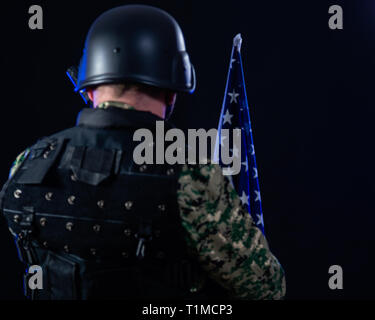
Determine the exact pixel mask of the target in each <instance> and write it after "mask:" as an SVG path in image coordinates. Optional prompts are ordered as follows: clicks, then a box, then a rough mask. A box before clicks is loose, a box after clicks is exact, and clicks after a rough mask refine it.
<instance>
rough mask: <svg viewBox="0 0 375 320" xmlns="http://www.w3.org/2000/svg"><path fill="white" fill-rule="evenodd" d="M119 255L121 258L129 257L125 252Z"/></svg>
mask: <svg viewBox="0 0 375 320" xmlns="http://www.w3.org/2000/svg"><path fill="white" fill-rule="evenodd" d="M121 255H122V257H123V258H128V257H129V254H128V253H127V252H125V251H123V252H121Z"/></svg>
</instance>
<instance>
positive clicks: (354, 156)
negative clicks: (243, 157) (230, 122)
mask: <svg viewBox="0 0 375 320" xmlns="http://www.w3.org/2000/svg"><path fill="white" fill-rule="evenodd" d="M317 2H319V4H318V3H317ZM127 3H147V4H152V5H155V6H158V7H160V8H162V9H165V10H167V11H168V12H169V13H171V14H172V15H173V16H174V17H175V18H176V19H177V21H178V22H179V23H180V25H181V27H182V29H183V30H184V34H185V37H186V44H187V48H188V51H189V53H190V57H191V60H192V62H193V63H194V65H195V68H196V71H197V79H198V86H197V90H196V92H195V94H194V95H192V96H188V95H184V96H179V98H178V103H177V105H176V111H175V114H174V115H173V121H174V122H175V124H176V126H177V127H180V128H183V129H187V128H205V129H209V128H215V127H217V124H218V120H219V115H220V110H221V103H222V99H223V95H224V89H225V82H226V76H227V71H228V65H229V58H230V50H231V46H232V38H233V37H234V36H235V35H236V34H237V33H239V32H240V33H241V34H242V37H243V46H242V58H243V64H244V71H245V79H246V82H247V93H248V102H249V105H250V108H251V109H250V114H251V119H252V126H253V134H254V140H255V147H256V155H257V161H258V168H259V176H260V187H261V191H262V200H263V210H264V220H265V230H266V235H267V238H268V241H269V243H270V246H271V249H272V251H273V253H274V254H275V255H276V256H277V257H278V258H279V260H280V262H281V264H282V265H283V267H284V269H285V271H286V279H287V298H288V299H373V298H374V297H375V293H374V289H373V288H374V285H375V279H374V275H373V274H374V273H373V267H374V256H373V250H372V248H373V243H374V240H375V232H374V224H375V217H374V214H375V210H374V209H375V205H374V203H373V193H374V178H375V174H374V170H373V164H374V150H373V145H372V141H373V135H374V132H373V131H374V129H373V128H374V125H373V123H374V115H375V112H374V105H375V98H374V90H373V88H374V82H375V75H374V74H375V41H374V38H375V25H374V21H375V19H374V17H375V3H374V1H363V0H362V1H355V0H352V1H340V0H334V1H303V3H302V1H299V2H290V1H273V2H272V1H260V0H257V1H255V0H254V1H235V0H231V1H226V0H223V1H220V2H219V1H215V2H211V1H202V0H200V1H182V0H179V1H131V2H128V1H109V0H106V1H87V2H84V1H78V0H76V1H74V2H69V1H64V2H62V1H48V2H47V1H23V2H21V1H17V3H13V4H10V3H9V4H6V3H5V2H4V3H3V4H2V12H1V16H2V18H1V19H0V28H1V38H0V41H1V54H0V56H1V58H0V63H1V65H0V66H1V74H0V77H1V79H2V81H1V91H0V95H1V107H0V113H1V116H0V148H1V157H0V161H1V165H0V181H1V183H3V182H5V181H6V178H7V175H8V169H9V167H10V166H11V163H12V162H13V160H14V159H15V157H16V156H17V155H18V153H20V152H21V151H22V150H24V149H25V148H26V147H27V146H29V145H30V144H33V143H34V142H35V141H36V140H37V139H38V138H39V137H41V136H46V135H49V134H52V133H54V132H56V131H59V130H61V129H63V128H66V127H70V126H73V125H74V124H75V118H76V115H77V113H78V112H79V110H80V109H81V108H83V107H84V104H83V101H82V100H81V98H80V97H79V95H77V94H76V93H74V92H73V87H72V85H71V83H70V82H69V80H68V78H67V77H66V76H65V71H66V68H67V67H69V66H70V65H73V64H77V63H78V61H79V59H80V57H81V53H82V47H83V42H84V38H85V35H86V32H87V31H88V28H89V26H90V24H91V23H92V22H93V21H94V19H95V18H96V17H97V16H98V15H99V14H100V13H102V12H103V11H105V10H107V9H109V8H112V7H114V6H118V5H122V4H127ZM33 4H39V5H41V6H42V8H43V13H44V29H43V30H30V29H29V28H28V19H29V16H30V15H29V14H28V8H29V7H30V6H31V5H33ZM333 4H338V5H341V6H342V7H343V10H344V30H330V29H329V28H328V19H329V17H330V15H329V14H328V8H329V6H330V5H333ZM0 252H1V255H0V262H1V263H0V275H1V280H0V283H1V288H0V299H23V294H22V281H21V279H22V273H23V267H22V265H21V264H20V262H18V259H17V254H16V249H15V246H14V244H13V240H12V238H11V236H10V234H9V232H8V231H7V229H6V228H5V227H1V230H0ZM333 264H338V265H341V266H342V268H343V271H344V289H343V290H334V291H332V290H330V289H329V288H328V279H329V274H328V268H329V266H331V265H333Z"/></svg>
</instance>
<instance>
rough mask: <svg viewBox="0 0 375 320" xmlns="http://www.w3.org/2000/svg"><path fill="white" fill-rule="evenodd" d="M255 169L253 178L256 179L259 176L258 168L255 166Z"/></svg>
mask: <svg viewBox="0 0 375 320" xmlns="http://www.w3.org/2000/svg"><path fill="white" fill-rule="evenodd" d="M253 170H254V176H253V179H256V178H258V169H257V168H255V167H254V168H253Z"/></svg>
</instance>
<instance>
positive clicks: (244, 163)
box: [241, 160, 249, 172]
mask: <svg viewBox="0 0 375 320" xmlns="http://www.w3.org/2000/svg"><path fill="white" fill-rule="evenodd" d="M241 164H242V165H243V166H245V168H246V172H247V170H249V167H248V165H247V160H245V161H244V162H241Z"/></svg>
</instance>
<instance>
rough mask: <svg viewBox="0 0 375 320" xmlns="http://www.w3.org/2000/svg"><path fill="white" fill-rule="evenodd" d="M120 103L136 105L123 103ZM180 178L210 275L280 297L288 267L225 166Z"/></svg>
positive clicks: (190, 228)
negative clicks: (225, 172) (273, 249)
mask: <svg viewBox="0 0 375 320" xmlns="http://www.w3.org/2000/svg"><path fill="white" fill-rule="evenodd" d="M111 104H112V106H113V103H111ZM107 105H108V104H107V103H103V104H101V105H100V106H98V107H99V108H104V109H105V108H106V106H107ZM117 106H118V107H123V108H125V109H133V107H131V106H128V105H123V104H121V103H117ZM28 152H29V150H28V149H26V150H25V151H24V152H22V153H21V154H20V155H19V156H18V157H17V159H16V160H15V162H14V163H13V166H12V168H11V172H10V176H11V175H13V174H14V173H15V172H16V170H17V168H18V167H19V166H20V164H21V163H22V161H23V159H25V157H26V156H27V153H28ZM178 182H179V190H178V193H177V194H178V205H179V208H180V217H181V219H182V226H183V228H184V229H185V230H186V235H187V236H186V241H187V244H188V246H189V248H190V249H191V250H192V252H193V253H195V255H196V256H198V258H199V260H200V262H201V265H202V266H203V268H204V269H205V270H206V271H207V273H208V274H209V275H210V276H211V278H212V279H213V280H215V281H216V282H218V283H220V284H221V285H222V286H223V287H225V288H227V289H228V290H230V291H231V293H232V295H233V296H234V297H236V298H240V299H282V298H283V297H284V296H285V290H286V289H285V276H284V270H283V268H282V267H281V265H280V264H279V262H278V260H277V258H276V257H275V256H274V255H273V254H272V253H271V251H270V250H269V247H268V244H267V240H266V239H265V237H264V236H263V234H262V232H261V231H260V229H259V228H258V227H257V226H256V225H255V224H254V222H253V220H252V218H251V216H250V215H249V213H248V212H247V211H246V210H245V209H244V208H243V206H242V205H241V201H240V198H239V196H238V195H237V193H236V191H235V190H234V188H233V186H232V185H231V183H230V181H229V179H227V178H226V177H225V176H223V174H222V170H221V168H220V167H219V166H218V165H214V164H210V163H209V164H206V165H189V164H187V165H183V168H182V171H181V174H180V176H179V180H178Z"/></svg>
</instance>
